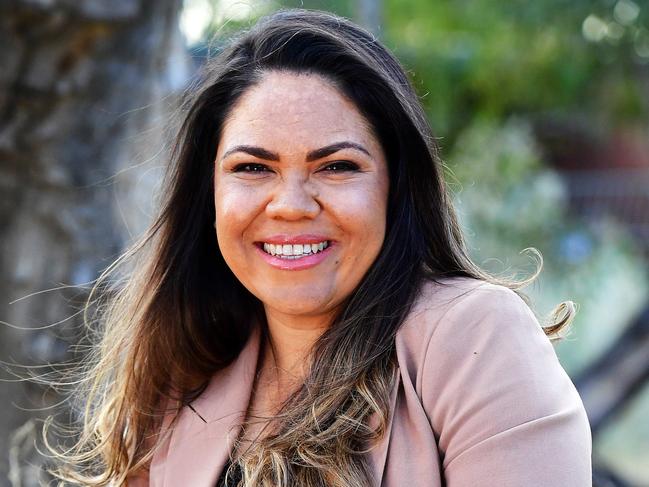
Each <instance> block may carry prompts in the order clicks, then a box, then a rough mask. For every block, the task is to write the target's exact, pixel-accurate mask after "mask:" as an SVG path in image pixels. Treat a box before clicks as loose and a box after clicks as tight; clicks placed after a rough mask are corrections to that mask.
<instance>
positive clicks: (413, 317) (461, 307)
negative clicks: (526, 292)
mask: <svg viewBox="0 0 649 487" xmlns="http://www.w3.org/2000/svg"><path fill="white" fill-rule="evenodd" d="M512 313H514V314H519V315H520V314H521V313H522V315H524V317H525V318H526V320H525V321H529V320H530V319H531V320H532V321H533V322H535V324H536V325H537V326H538V321H537V320H536V318H535V317H534V314H533V313H532V311H531V310H530V308H529V306H528V305H527V304H526V303H525V302H524V301H523V299H522V298H521V297H520V296H519V295H518V294H517V293H515V292H514V291H512V290H511V289H509V288H507V287H505V286H501V285H498V284H493V283H491V282H488V281H484V280H481V279H475V278H471V277H462V276H454V277H444V278H439V279H437V280H435V281H433V280H427V281H425V282H424V284H423V285H422V287H421V289H420V291H419V294H418V296H417V298H416V300H415V302H414V304H413V306H412V309H411V311H410V313H409V314H408V316H407V317H406V319H405V321H404V323H403V325H402V327H401V328H400V330H399V333H398V336H399V335H400V338H408V337H413V338H415V337H416V340H417V341H418V342H420V343H421V341H422V338H424V337H430V336H432V335H433V334H434V333H435V332H436V331H437V330H438V328H439V327H440V325H442V326H443V325H444V324H445V323H447V324H450V325H451V326H461V324H460V323H457V320H458V319H459V320H461V321H465V320H467V319H469V318H472V319H475V318H477V317H480V318H482V319H481V320H480V321H482V322H484V321H485V320H486V321H489V317H492V318H496V317H497V316H502V315H503V314H504V315H507V314H512ZM539 328H540V327H539ZM465 331H466V330H465Z"/></svg>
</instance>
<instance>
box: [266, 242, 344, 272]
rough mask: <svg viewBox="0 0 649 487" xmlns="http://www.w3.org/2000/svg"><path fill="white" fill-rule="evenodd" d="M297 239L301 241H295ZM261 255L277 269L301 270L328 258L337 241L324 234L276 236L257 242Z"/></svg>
mask: <svg viewBox="0 0 649 487" xmlns="http://www.w3.org/2000/svg"><path fill="white" fill-rule="evenodd" d="M295 241H297V242H300V243H295ZM255 246H256V247H257V251H258V252H259V255H260V257H261V258H262V260H264V261H265V262H266V263H267V264H269V265H270V266H272V267H275V268H276V269H281V270H286V271H299V270H304V269H310V268H312V267H314V266H317V265H318V264H320V263H321V262H323V261H324V260H326V259H327V258H328V256H329V255H330V254H331V252H332V249H333V248H334V247H336V242H334V241H333V240H327V238H326V237H322V236H318V237H316V236H309V235H301V236H297V237H296V236H293V238H291V237H288V236H281V237H275V238H273V240H272V241H271V242H265V241H259V242H256V243H255Z"/></svg>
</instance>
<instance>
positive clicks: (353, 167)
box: [321, 161, 358, 172]
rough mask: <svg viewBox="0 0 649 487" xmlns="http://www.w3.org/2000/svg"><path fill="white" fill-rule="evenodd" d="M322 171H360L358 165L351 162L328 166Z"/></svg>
mask: <svg viewBox="0 0 649 487" xmlns="http://www.w3.org/2000/svg"><path fill="white" fill-rule="evenodd" d="M321 170H322V171H325V172H346V171H358V164H354V163H353V162H349V161H336V162H332V163H331V164H328V165H326V166H325V167H323V168H322V169H321Z"/></svg>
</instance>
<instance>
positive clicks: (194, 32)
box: [0, 0, 649, 487]
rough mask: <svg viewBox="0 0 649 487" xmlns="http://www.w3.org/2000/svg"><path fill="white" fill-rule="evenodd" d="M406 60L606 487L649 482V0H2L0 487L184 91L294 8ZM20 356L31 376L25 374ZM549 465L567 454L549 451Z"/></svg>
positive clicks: (449, 173) (460, 190) (20, 478)
mask: <svg viewBox="0 0 649 487" xmlns="http://www.w3.org/2000/svg"><path fill="white" fill-rule="evenodd" d="M300 6H301V7H305V8H315V9H323V10H329V11H333V12H336V13H338V14H341V15H344V16H347V17H350V18H352V19H354V20H355V21H357V22H358V23H360V24H362V25H364V26H365V27H367V28H368V29H369V30H371V31H372V32H373V33H374V34H375V35H376V36H377V37H378V38H379V39H380V40H381V41H383V42H384V43H385V44H386V45H387V46H388V47H389V48H390V49H392V50H393V51H394V52H395V53H396V55H397V56H398V57H399V59H400V60H401V61H402V63H403V64H404V66H405V67H406V69H407V70H408V72H409V75H410V77H411V80H412V82H413V83H414V86H415V88H416V90H417V91H418V93H419V95H420V97H421V101H422V103H423V104H424V106H425V108H426V111H427V113H428V116H429V118H430V122H431V124H432V127H433V130H434V132H435V134H436V136H437V137H439V144H440V146H441V149H442V157H443V159H444V161H445V164H446V179H447V181H448V184H449V187H450V188H451V190H452V191H453V194H454V198H455V203H456V205H457V208H458V211H459V213H460V217H461V220H462V224H463V226H464V229H465V232H466V235H467V238H468V241H469V244H470V246H471V251H472V253H473V255H474V257H475V259H476V261H477V262H478V263H479V264H480V265H482V266H483V267H484V268H486V269H488V270H489V271H491V272H493V273H496V274H499V275H507V276H517V277H524V276H527V275H529V274H530V273H531V272H532V271H533V270H534V268H535V262H534V261H533V260H531V259H530V256H529V255H527V254H525V253H521V251H522V250H523V249H525V248H527V247H535V248H537V249H538V250H540V252H541V253H542V254H543V257H544V267H543V272H542V274H541V276H540V277H539V279H538V280H537V281H536V282H535V283H534V284H533V285H531V286H529V287H528V288H526V289H525V290H524V291H525V292H526V293H527V294H528V295H529V296H530V297H531V298H532V300H533V302H534V309H535V312H536V314H537V315H538V316H539V318H540V319H541V320H542V321H543V320H545V319H548V314H549V312H550V311H551V309H552V308H553V307H554V305H556V304H558V303H559V302H560V301H562V300H566V299H570V300H573V301H574V302H575V303H577V305H578V307H579V313H578V316H577V319H576V321H575V324H574V327H573V329H572V332H571V334H570V335H569V336H568V337H567V338H566V339H565V340H563V341H562V342H561V343H559V344H558V345H557V352H558V354H559V356H560V360H561V362H562V364H563V365H564V367H565V368H566V370H567V371H568V373H569V374H570V375H571V377H572V379H573V381H574V382H575V383H576V385H577V387H578V388H579V390H580V393H581V395H582V398H583V400H584V403H585V405H586V408H587V410H588V413H589V416H590V419H591V423H592V430H593V440H594V457H593V460H594V467H595V485H596V486H649V419H648V418H649V273H648V268H649V260H648V259H649V117H648V114H649V4H648V3H646V0H642V1H641V0H570V1H567V0H537V1H534V2H530V1H522V0H509V1H507V2H494V1H493V0H471V1H468V0H355V1H333V0H331V1H325V0H322V1H306V0H305V1H303V2H302V1H300V2H297V1H269V0H246V1H235V0H186V1H185V2H184V3H183V2H182V1H181V0H157V1H154V0H111V1H105V0H104V1H102V0H3V1H2V2H0V66H1V67H0V231H1V234H0V235H1V245H2V251H1V254H0V274H1V275H2V279H1V280H0V320H1V321H2V323H0V359H1V360H2V364H3V369H2V371H1V372H0V374H1V376H0V379H1V381H0V487H5V486H12V487H15V486H33V485H39V477H40V478H41V482H42V481H44V479H45V476H44V475H43V474H42V473H41V470H42V469H41V466H42V464H43V461H44V460H43V457H42V456H40V455H39V454H38V452H37V451H36V448H35V441H36V440H37V437H38V434H39V433H38V432H39V428H40V422H41V421H42V419H43V418H44V417H46V416H47V415H49V414H53V413H55V412H56V413H58V418H59V420H61V421H63V422H65V420H66V418H68V417H69V416H70V415H71V414H72V413H71V412H70V410H69V408H68V407H67V406H66V405H65V404H63V405H59V402H60V401H61V400H62V397H61V396H59V395H58V394H57V392H56V391H55V390H53V389H52V388H44V387H41V386H39V385H37V384H35V383H28V382H24V381H20V380H19V379H18V378H16V372H17V373H18V374H19V375H21V374H26V373H27V372H29V371H31V372H33V373H36V374H38V373H44V372H46V371H47V370H49V369H48V368H47V367H45V368H40V367H41V366H43V365H45V366H47V364H53V363H64V362H67V361H71V360H75V359H77V358H78V357H79V355H80V354H81V353H83V350H79V349H78V348H75V347H74V345H75V343H77V342H78V340H79V336H80V335H81V334H82V332H83V330H82V326H81V323H82V317H81V316H80V313H79V310H80V309H81V307H82V305H83V303H84V299H85V298H86V297H87V293H88V291H89V286H90V285H91V282H92V280H93V279H95V278H96V277H97V276H98V274H99V272H100V271H101V270H102V269H104V268H105V267H106V266H108V265H109V264H110V263H111V262H112V261H113V260H114V259H115V258H116V257H117V256H118V255H119V254H120V252H122V251H123V250H124V249H125V248H126V246H128V244H129V243H131V242H132V241H133V240H134V238H135V237H137V236H138V235H139V234H140V233H141V232H142V231H143V230H144V229H145V228H146V225H147V223H148V222H149V219H150V215H151V214H152V213H153V212H154V211H155V202H156V197H157V188H158V184H159V182H160V178H161V175H162V174H163V172H164V168H165V164H166V159H167V156H168V151H169V146H170V144H171V143H172V139H173V134H174V127H175V123H176V122H175V121H174V120H176V118H175V117H174V115H175V114H176V110H177V107H178V100H179V97H180V95H181V94H182V92H183V90H184V89H185V88H186V87H187V84H188V83H189V82H190V81H191V80H192V78H193V77H194V76H195V73H196V70H197V68H199V67H200V65H201V63H203V62H204V60H205V59H206V58H207V57H209V56H211V55H213V54H214V53H217V52H218V51H219V49H221V46H222V45H223V43H224V42H225V39H227V37H228V35H230V34H231V33H232V32H234V31H236V30H238V29H240V28H245V27H247V26H249V25H251V24H252V23H254V21H255V19H257V18H259V17H260V16H262V15H265V14H267V13H270V12H272V11H274V10H276V9H279V8H282V7H300ZM15 364H21V365H22V366H27V367H28V368H17V367H16V366H15ZM547 460H548V461H551V459H547Z"/></svg>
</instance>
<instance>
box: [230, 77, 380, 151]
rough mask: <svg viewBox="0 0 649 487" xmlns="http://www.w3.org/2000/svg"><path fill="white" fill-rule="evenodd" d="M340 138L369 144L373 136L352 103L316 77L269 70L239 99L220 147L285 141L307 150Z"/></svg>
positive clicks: (331, 85) (333, 86)
mask: <svg viewBox="0 0 649 487" xmlns="http://www.w3.org/2000/svg"><path fill="white" fill-rule="evenodd" d="M341 138H344V139H345V140H347V139H352V140H354V139H356V140H355V141H356V142H358V143H361V144H371V142H372V140H370V139H373V135H372V131H371V129H370V128H369V124H368V122H367V120H366V119H365V117H363V115H362V114H361V113H360V112H359V110H358V109H357V107H356V105H355V104H354V103H353V102H352V101H350V100H349V99H348V98H347V97H345V96H344V95H343V94H342V93H341V92H340V91H339V90H338V89H337V88H336V86H335V85H334V84H333V83H331V82H330V81H329V80H327V79H326V78H324V77H322V76H320V75H316V74H302V73H291V72H269V73H266V74H265V75H264V77H263V78H262V80H261V81H260V82H259V83H257V84H256V85H255V86H253V87H252V88H250V89H249V90H248V91H246V92H245V93H244V94H243V95H242V96H241V98H240V99H239V100H238V102H237V103H236V105H235V106H234V108H233V109H232V111H231V112H230V114H229V115H228V117H227V119H226V121H225V124H224V126H223V130H222V138H221V143H222V144H223V143H225V144H227V145H229V144H243V143H253V142H254V140H253V139H264V140H265V141H266V142H268V141H277V142H280V141H282V142H286V140H290V141H291V142H292V143H295V144H298V143H299V142H304V143H306V145H308V146H309V147H311V146H312V145H314V144H315V145H318V144H319V145H326V144H328V143H332V142H335V141H337V140H339V139H341ZM244 139H245V140H244ZM258 142H262V140H259V141H258ZM220 145H221V144H220Z"/></svg>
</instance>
